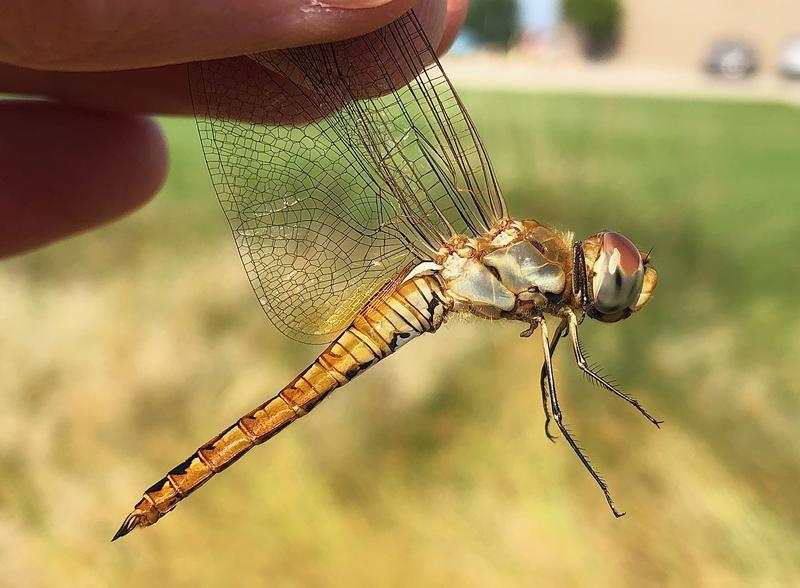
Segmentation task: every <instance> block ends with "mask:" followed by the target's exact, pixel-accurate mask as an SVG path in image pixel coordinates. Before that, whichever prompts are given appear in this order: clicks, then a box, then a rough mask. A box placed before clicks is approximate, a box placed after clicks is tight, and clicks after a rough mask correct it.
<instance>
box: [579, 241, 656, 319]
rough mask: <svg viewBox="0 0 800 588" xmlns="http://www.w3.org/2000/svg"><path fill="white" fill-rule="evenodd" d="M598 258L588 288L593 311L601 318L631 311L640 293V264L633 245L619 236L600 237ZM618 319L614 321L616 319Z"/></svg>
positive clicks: (642, 271)
mask: <svg viewBox="0 0 800 588" xmlns="http://www.w3.org/2000/svg"><path fill="white" fill-rule="evenodd" d="M600 238H601V244H600V255H599V256H598V258H597V261H595V264H594V268H593V270H594V276H593V278H592V289H593V293H594V304H593V306H594V310H595V311H597V312H598V313H599V314H601V315H609V317H611V316H615V315H620V316H619V318H624V317H625V316H627V314H630V313H627V314H625V312H624V311H625V310H626V309H630V310H634V308H635V307H636V301H637V299H638V298H639V294H640V292H641V291H642V282H643V280H644V264H643V263H642V255H641V254H640V253H639V250H638V249H637V248H636V246H635V245H634V244H633V243H631V242H630V241H629V240H628V239H627V238H626V237H624V236H623V235H620V234H619V233H613V232H610V231H609V232H606V233H603V234H602V235H601V237H600ZM616 320H618V319H616Z"/></svg>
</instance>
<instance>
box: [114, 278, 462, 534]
mask: <svg viewBox="0 0 800 588" xmlns="http://www.w3.org/2000/svg"><path fill="white" fill-rule="evenodd" d="M451 306H452V303H451V302H450V301H449V300H448V299H447V297H446V296H445V294H444V293H443V289H442V286H441V283H440V281H439V278H438V276H436V275H422V276H417V277H414V278H412V279H410V280H407V281H405V282H402V283H401V284H399V285H398V286H397V287H396V288H395V289H394V290H392V291H390V292H389V293H385V294H383V295H380V296H377V297H376V298H375V299H373V300H372V301H371V302H370V303H369V304H368V305H367V306H366V307H365V308H364V309H363V310H362V311H361V312H360V313H359V314H358V316H356V318H355V320H354V321H353V323H352V324H351V325H350V326H349V327H348V328H347V329H346V330H345V331H344V332H343V333H342V334H341V335H339V337H337V339H336V340H335V341H334V342H333V343H331V344H330V345H329V346H328V348H327V349H325V351H323V352H322V353H321V354H320V356H319V357H318V358H317V359H316V360H315V361H314V363H312V364H311V365H310V366H309V367H308V368H307V369H306V370H304V371H303V372H302V373H301V374H300V375H298V376H297V377H296V378H295V379H294V380H292V382H291V383H289V385H287V386H286V387H285V388H284V389H283V390H281V391H280V392H279V393H278V394H277V395H275V396H274V397H272V398H271V399H270V400H268V401H267V402H265V403H264V404H262V405H261V406H259V407H258V408H256V409H255V410H253V411H251V412H250V413H248V414H246V415H244V416H243V417H242V418H240V419H239V420H238V421H236V423H234V424H233V425H232V426H230V427H228V428H227V429H225V430H224V431H223V432H222V433H220V434H219V435H217V436H216V437H214V438H213V439H211V440H210V441H209V442H208V443H206V444H205V445H203V446H202V447H201V448H200V449H198V450H197V451H196V452H195V453H194V454H193V455H191V456H190V457H189V458H188V459H187V460H186V461H184V462H183V463H181V464H180V465H178V466H176V467H175V468H173V469H172V470H171V471H170V472H169V473H168V474H167V475H166V476H164V478H162V479H161V480H159V481H158V482H157V483H155V484H153V486H151V487H150V488H148V489H147V490H146V491H145V493H144V495H143V497H142V499H141V500H140V501H139V503H138V504H137V505H136V506H135V507H134V509H133V511H132V512H131V513H130V514H129V515H128V516H127V518H126V519H125V521H124V522H123V523H122V526H121V527H120V528H119V530H118V531H117V533H116V535H114V539H118V538H119V537H122V536H124V535H127V534H128V533H130V532H131V531H132V530H133V529H135V528H136V527H146V526H149V525H152V524H153V523H155V522H156V521H158V520H159V519H160V518H161V517H163V516H164V515H165V514H166V513H168V512H169V511H170V510H172V509H173V508H175V506H176V505H177V504H178V502H180V501H181V500H182V499H184V498H185V497H186V496H188V495H189V494H190V493H192V492H194V490H196V489H197V488H199V487H200V486H201V485H202V484H204V483H205V482H207V481H208V480H209V479H210V478H211V477H212V476H213V475H214V474H216V473H218V472H220V471H222V470H224V469H225V468H226V467H228V466H229V465H231V464H232V463H233V462H235V461H236V460H237V459H239V458H240V457H242V456H243V455H244V454H245V453H247V452H248V451H249V450H250V449H252V448H253V447H255V446H256V445H258V444H260V443H263V442H264V441H266V440H267V439H270V438H271V437H273V436H274V435H276V434H277V433H278V432H279V431H281V430H282V429H284V428H285V427H286V426H287V425H289V424H290V423H292V422H293V421H295V420H297V419H298V418H300V417H301V416H304V415H305V414H307V413H308V412H309V411H310V410H311V409H312V408H314V407H315V406H316V405H317V404H318V403H319V402H320V401H321V400H322V399H323V398H325V397H326V396H328V395H329V394H330V393H331V392H332V391H333V390H335V389H336V388H338V387H340V386H342V385H344V384H346V383H347V382H349V381H350V380H351V379H353V378H354V377H355V376H357V375H358V374H359V373H361V372H362V371H364V370H365V369H367V368H368V367H370V366H372V365H374V364H375V363H377V362H379V361H380V360H381V359H383V358H384V357H386V356H388V355H390V354H391V353H393V352H394V351H396V350H397V349H399V348H400V347H401V346H402V345H404V344H405V343H407V342H408V341H410V340H411V339H413V338H414V337H417V336H418V335H421V334H422V333H427V332H433V331H435V330H436V329H438V328H439V326H440V325H441V323H442V321H443V319H444V317H445V315H446V314H447V311H448V310H449V309H450V308H451Z"/></svg>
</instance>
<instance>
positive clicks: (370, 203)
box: [114, 12, 659, 539]
mask: <svg viewBox="0 0 800 588" xmlns="http://www.w3.org/2000/svg"><path fill="white" fill-rule="evenodd" d="M190 85H191V91H192V98H193V101H194V104H195V111H196V117H197V123H198V128H199V132H200V138H201V142H202V145H203V149H204V152H205V157H206V162H207V164H208V169H209V171H210V174H211V178H212V181H213V183H214V186H215V189H216V192H217V195H218V196H219V199H220V202H221V203H222V208H223V210H224V212H225V215H226V216H227V218H228V221H229V222H230V226H231V230H232V232H233V236H234V238H235V240H236V244H237V246H238V249H239V253H240V255H241V257H242V260H243V262H244V267H245V270H246V272H247V275H248V277H249V278H250V281H251V283H252V286H253V288H254V290H255V292H256V295H257V296H258V299H259V301H260V303H261V306H262V308H263V309H264V311H265V312H266V314H267V316H268V317H269V318H270V319H271V321H272V323H273V324H274V325H275V326H276V327H277V328H278V329H279V330H280V331H282V332H283V333H284V334H286V335H288V336H289V337H292V338H294V339H297V340H300V341H303V342H307V343H320V342H330V341H331V340H332V342H330V343H329V345H328V346H327V347H326V348H325V350H324V351H323V352H322V353H321V354H320V355H319V357H318V358H317V359H316V360H315V361H314V362H313V363H312V364H311V365H310V366H308V367H307V368H306V369H305V370H303V371H302V372H300V374H299V375H298V376H297V377H296V378H295V379H294V380H292V381H291V382H290V383H289V384H288V385H287V386H286V387H285V388H283V389H282V390H281V391H280V392H278V394H277V395H276V396H274V397H273V398H271V399H269V400H267V401H266V402H265V403H263V404H262V405H261V406H259V407H258V408H256V409H254V410H253V411H251V412H250V413H248V414H246V415H245V416H243V417H241V418H240V419H239V420H238V421H236V422H235V423H234V424H233V425H231V426H230V427H228V428H227V429H225V430H224V431H222V432H221V433H220V434H218V435H216V436H215V437H214V438H213V439H211V440H210V441H209V442H208V443H205V444H204V445H203V446H202V447H200V448H199V449H198V450H197V451H196V452H195V453H194V454H193V455H191V456H190V457H189V458H188V459H186V460H185V461H184V462H182V463H181V464H180V465H178V466H176V467H175V468H173V469H172V471H170V472H169V473H168V474H167V475H166V476H165V477H164V478H162V479H161V480H160V481H158V482H157V483H155V484H154V485H153V486H151V487H150V488H148V489H147V490H146V491H145V493H144V495H143V497H142V499H141V500H140V501H139V502H138V504H136V506H135V507H134V509H133V511H132V512H131V513H130V514H129V515H128V517H127V518H126V519H125V521H124V522H123V523H122V526H121V527H120V529H119V530H118V531H117V533H116V535H115V536H114V539H118V538H119V537H122V536H124V535H126V534H128V533H129V532H130V531H132V530H133V529H135V528H136V527H146V526H149V525H152V524H154V523H155V522H157V521H158V520H159V519H161V517H163V516H164V515H165V514H167V513H168V512H169V511H171V510H172V509H173V508H175V506H176V505H177V504H178V502H180V501H181V500H183V499H184V498H186V497H187V496H188V495H189V494H191V493H192V492H194V491H195V490H196V489H197V488H199V487H200V486H201V485H202V484H204V483H205V482H207V481H208V480H210V479H211V478H212V477H213V476H214V475H215V474H217V473H218V472H220V471H222V470H223V469H225V468H227V467H228V466H229V465H231V464H232V463H233V462H235V461H236V460H237V459H239V458H240V457H242V456H243V455H244V454H245V453H247V452H248V451H249V450H250V449H252V448H253V447H255V446H256V445H259V444H260V443H263V442H264V441H266V440H267V439H270V438H271V437H273V436H274V435H275V434H277V433H278V432H279V431H281V430H283V429H284V428H286V426H288V425H289V424H290V423H292V422H294V421H296V420H297V419H299V418H300V417H302V416H305V415H306V414H307V413H308V412H309V411H311V410H312V409H313V408H314V407H315V406H317V404H319V402H320V401H321V400H323V399H324V398H326V397H327V396H328V395H330V393H331V392H333V391H334V390H335V389H337V388H339V387H341V386H343V385H345V384H347V383H348V382H349V381H350V380H352V379H353V378H354V377H356V376H357V375H358V374H360V373H362V372H363V371H365V370H366V369H367V368H369V367H371V366H373V365H374V364H376V363H378V362H379V361H380V360H382V359H383V358H385V357H387V356H388V355H390V354H392V353H394V352H395V351H397V350H398V349H400V348H401V347H402V346H403V345H405V344H407V343H408V342H409V341H411V340H412V339H414V338H416V337H417V336H419V335H422V334H424V333H433V332H435V331H436V330H437V329H438V328H439V327H440V326H441V325H442V323H444V322H445V321H446V320H447V319H448V317H452V316H454V315H457V314H467V315H474V316H477V317H480V318H485V319H492V320H496V319H508V320H514V321H520V322H522V323H524V324H525V325H526V329H525V330H524V331H523V332H522V336H531V335H532V334H533V333H534V332H535V331H536V330H537V329H538V331H539V335H540V337H541V343H542V348H543V350H544V365H543V366H542V370H541V376H540V387H541V392H542V403H543V405H544V412H545V432H546V434H547V435H548V437H551V439H552V438H553V437H552V435H551V434H550V431H549V428H548V425H549V424H550V423H551V422H555V424H556V425H557V427H558V429H559V430H560V431H561V435H562V436H563V437H564V439H566V441H567V442H568V443H569V445H570V446H571V447H572V449H573V450H574V451H575V453H576V454H577V456H578V457H579V458H580V460H581V462H582V463H583V465H584V466H585V467H586V469H587V470H588V471H589V473H590V474H591V476H592V477H593V478H594V480H595V482H596V483H597V484H598V485H599V486H600V488H601V490H602V491H603V493H604V495H605V499H606V501H607V502H608V505H609V506H610V508H611V510H612V512H613V513H614V514H615V515H616V516H621V515H622V514H623V513H621V512H620V511H619V510H617V508H616V507H615V505H614V502H613V500H612V498H611V495H610V493H609V491H608V488H607V487H606V484H605V482H604V481H603V480H602V479H601V478H600V476H599V475H598V474H597V472H596V471H595V470H594V469H593V467H592V466H591V465H590V464H589V462H588V460H587V459H586V457H585V455H584V453H583V452H582V450H581V449H580V448H579V447H578V446H577V445H576V443H575V441H574V440H573V438H572V437H571V435H570V434H569V432H568V431H567V429H566V428H565V426H564V422H563V414H562V411H561V409H560V407H559V404H558V395H557V393H556V384H555V380H554V378H553V367H552V356H553V353H554V352H555V350H556V346H557V345H558V343H559V341H560V340H561V339H562V338H565V337H566V336H569V337H570V339H571V342H572V351H573V353H574V356H575V359H576V361H577V364H578V367H579V368H580V369H581V370H582V371H583V372H584V373H585V374H587V375H588V376H589V378H590V379H591V380H592V381H594V382H595V383H597V384H599V385H600V386H602V387H604V388H606V389H607V390H609V391H610V392H612V393H614V394H616V395H617V396H619V397H620V398H622V399H623V400H625V401H626V402H628V403H630V404H631V405H633V406H634V407H635V408H636V409H638V410H639V412H641V413H642V414H643V415H644V416H645V417H646V418H647V419H649V420H650V421H651V422H652V423H654V424H656V425H658V424H659V421H657V420H656V419H655V418H653V417H652V416H651V415H650V414H649V413H648V412H647V411H646V410H645V409H644V408H643V407H642V406H641V405H640V404H639V403H638V402H637V401H636V400H634V399H633V398H631V397H630V396H628V395H626V394H625V393H623V392H622V391H620V390H619V389H618V388H616V387H615V386H614V385H613V384H611V383H609V382H607V381H606V380H604V379H603V377H602V376H601V375H600V374H598V373H597V372H595V371H594V370H593V369H592V367H590V366H589V364H588V363H587V361H586V359H585V357H584V353H583V349H582V347H581V344H580V341H579V339H578V328H579V325H581V323H582V322H583V319H584V318H585V317H586V316H588V317H590V318H593V319H597V320H599V321H602V322H607V323H612V322H616V321H619V320H621V319H624V318H627V317H629V316H630V315H631V314H632V313H634V312H636V311H638V310H640V309H641V308H642V307H643V306H644V305H645V304H646V303H647V301H648V300H649V299H650V297H651V296H652V294H653V290H654V289H655V286H656V272H655V270H654V269H653V267H651V265H650V256H649V254H646V253H643V252H641V251H640V250H639V249H637V247H636V246H634V245H633V244H632V243H631V242H630V241H629V240H628V239H627V238H625V237H624V236H622V235H621V234H619V233H615V232H611V231H603V232H599V233H597V234H595V235H592V236H590V237H588V238H586V239H583V240H575V239H574V237H573V235H572V234H571V233H564V232H560V231H557V230H555V229H552V228H549V227H547V226H544V225H542V224H540V223H538V222H536V221H533V220H525V221H517V220H514V219H512V218H511V217H509V216H508V214H507V211H506V204H505V202H504V200H503V196H502V194H501V192H500V188H499V187H498V184H497V181H496V180H495V176H494V172H493V171H492V166H491V164H490V162H489V158H488V156H487V154H486V151H485V150H484V147H483V145H482V143H481V141H480V139H479V137H478V133H477V131H476V129H475V126H474V125H473V123H472V121H471V120H470V118H469V115H468V114H467V112H466V110H465V109H464V106H463V105H462V103H461V101H460V100H459V98H458V96H457V94H456V93H455V91H454V90H453V88H452V86H451V85H450V82H449V81H448V79H447V77H446V76H445V74H444V72H443V71H442V69H441V66H440V64H439V62H438V60H437V59H436V55H435V54H434V51H433V49H432V48H431V45H430V43H429V42H428V40H427V38H426V36H425V34H424V32H423V30H422V28H421V27H420V24H419V21H418V20H417V18H416V16H415V15H414V13H413V12H409V13H407V14H405V15H404V16H402V17H401V18H400V19H399V20H397V21H395V22H393V23H391V24H390V25H388V26H386V27H384V28H382V29H379V30H378V31H375V32H373V33H370V34H367V35H365V36H362V37H358V38H355V39H350V40H346V41H340V42H336V43H332V44H325V45H314V46H308V47H301V48H295V49H288V50H282V51H277V52H269V53H262V54H256V55H252V56H249V57H247V58H238V59H230V60H221V61H214V62H207V63H201V64H195V65H193V66H192V67H191V68H190ZM546 317H555V318H556V319H557V320H558V325H557V326H556V327H555V331H554V332H552V334H551V333H550V331H549V329H548V326H547V323H546V321H545V318H546Z"/></svg>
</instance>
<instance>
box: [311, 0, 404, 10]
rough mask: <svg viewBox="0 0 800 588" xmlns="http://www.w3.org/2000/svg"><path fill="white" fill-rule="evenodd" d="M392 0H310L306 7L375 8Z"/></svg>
mask: <svg viewBox="0 0 800 588" xmlns="http://www.w3.org/2000/svg"><path fill="white" fill-rule="evenodd" d="M390 2H392V0H311V1H310V2H309V5H308V8H311V9H313V8H322V9H325V8H344V9H354V10H361V9H364V8H377V7H379V6H383V5H384V4H389V3H390Z"/></svg>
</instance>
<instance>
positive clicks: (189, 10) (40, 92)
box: [0, 0, 467, 257]
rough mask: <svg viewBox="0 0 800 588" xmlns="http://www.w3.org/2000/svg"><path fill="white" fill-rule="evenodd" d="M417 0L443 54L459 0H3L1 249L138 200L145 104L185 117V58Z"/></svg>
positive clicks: (340, 23) (316, 30)
mask: <svg viewBox="0 0 800 588" xmlns="http://www.w3.org/2000/svg"><path fill="white" fill-rule="evenodd" d="M411 7H415V9H416V11H417V15H418V16H419V18H420V21H421V22H422V25H423V27H424V28H425V30H426V32H427V34H428V37H429V38H430V40H431V43H432V44H433V45H434V47H437V51H438V52H439V53H442V52H444V51H445V50H446V49H447V48H448V47H449V46H450V44H451V43H452V42H453V40H454V39H455V36H456V34H457V32H458V29H459V28H460V27H461V25H462V24H463V21H464V17H465V15H466V8H467V0H420V1H419V2H416V0H240V1H238V2H230V0H174V1H171V2H163V1H162V0H126V1H122V0H119V1H117V2H97V1H96V0H70V1H69V2H66V1H64V0H38V1H37V2H30V0H3V2H2V3H0V92H7V93H12V94H16V95H22V96H35V97H40V98H46V100H36V101H34V100H24V99H14V100H6V101H0V257H3V256H9V255H14V254H18V253H22V252H24V251H27V250H30V249H34V248H37V247H40V246H43V245H45V244H47V243H50V242H53V241H56V240H58V239H62V238H64V237H67V236H69V235H73V234H75V233H79V232H82V231H86V230H88V229H91V228H93V227H97V226H100V225H103V224H105V223H107V222H109V221H111V220H114V219H116V218H118V217H120V216H123V215H125V214H127V213H129V212H132V211H133V210H136V209H137V208H139V207H140V206H142V205H143V204H145V203H146V202H148V201H149V200H150V199H151V198H152V197H153V195H154V194H156V193H157V192H158V190H159V188H160V187H161V185H162V183H163V181H164V178H165V177H166V174H167V171H168V155H167V147H166V144H165V142H164V137H163V135H162V133H161V131H160V129H159V127H158V125H157V123H156V122H155V121H154V120H153V119H152V118H151V115H153V114H190V113H191V112H192V108H191V99H190V96H189V91H188V85H187V72H186V67H187V66H186V64H187V63H190V62H193V61H199V60H206V59H219V58H225V57H231V56H236V55H244V54H247V53H254V52H260V51H269V50H274V49H281V48H285V47H296V46H300V45H307V44H310V43H320V42H326V41H334V40H339V39H343V38H349V37H353V36H357V35H359V34H362V33H365V32H368V31H371V30H374V29H377V28H379V27H381V26H383V25H384V24H387V23H388V22H391V21H392V20H394V19H395V18H397V17H398V16H400V15H401V14H403V13H404V12H406V11H407V10H408V9H409V8H411Z"/></svg>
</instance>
